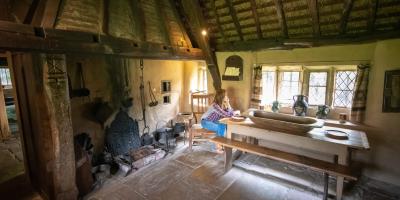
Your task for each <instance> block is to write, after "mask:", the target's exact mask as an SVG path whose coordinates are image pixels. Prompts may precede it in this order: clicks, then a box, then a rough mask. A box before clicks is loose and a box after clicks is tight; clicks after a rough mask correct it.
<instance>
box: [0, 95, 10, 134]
mask: <svg viewBox="0 0 400 200" xmlns="http://www.w3.org/2000/svg"><path fill="white" fill-rule="evenodd" d="M10 136H11V132H10V127H9V126H8V119H7V109H6V103H5V101H4V92H3V87H0V140H7V139H8V138H9V137H10Z"/></svg>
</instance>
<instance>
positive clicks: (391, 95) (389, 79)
mask: <svg viewBox="0 0 400 200" xmlns="http://www.w3.org/2000/svg"><path fill="white" fill-rule="evenodd" d="M382 112H400V70H391V71H386V72H385V84H384V89H383V106H382Z"/></svg>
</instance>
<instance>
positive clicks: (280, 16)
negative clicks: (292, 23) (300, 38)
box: [274, 0, 289, 38]
mask: <svg viewBox="0 0 400 200" xmlns="http://www.w3.org/2000/svg"><path fill="white" fill-rule="evenodd" d="M274 2H275V8H276V14H277V15H278V19H279V23H280V25H281V29H282V34H283V37H284V38H287V37H289V33H288V29H287V24H286V19H285V13H284V12H283V5H282V0H274Z"/></svg>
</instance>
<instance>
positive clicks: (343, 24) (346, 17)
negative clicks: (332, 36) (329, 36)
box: [339, 0, 354, 34]
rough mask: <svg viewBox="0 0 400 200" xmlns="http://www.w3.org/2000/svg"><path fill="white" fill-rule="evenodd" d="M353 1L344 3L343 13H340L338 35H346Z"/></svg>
mask: <svg viewBox="0 0 400 200" xmlns="http://www.w3.org/2000/svg"><path fill="white" fill-rule="evenodd" d="M353 3H354V0H346V1H345V3H344V7H343V11H342V18H341V20H340V27H339V32H340V34H345V33H346V28H347V22H348V20H349V16H350V11H351V9H352V8H353Z"/></svg>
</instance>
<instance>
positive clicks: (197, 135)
mask: <svg viewBox="0 0 400 200" xmlns="http://www.w3.org/2000/svg"><path fill="white" fill-rule="evenodd" d="M213 97H214V95H213V94H207V93H192V94H191V109H192V113H193V117H194V121H195V123H194V124H191V126H190V130H189V148H190V149H192V146H193V142H194V141H207V140H208V139H210V138H212V137H214V136H215V135H216V133H215V132H213V131H209V130H207V129H204V128H203V127H202V126H201V124H200V120H201V116H202V115H203V114H204V113H205V112H206V111H207V109H208V106H209V105H210V104H211V102H212V100H213Z"/></svg>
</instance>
